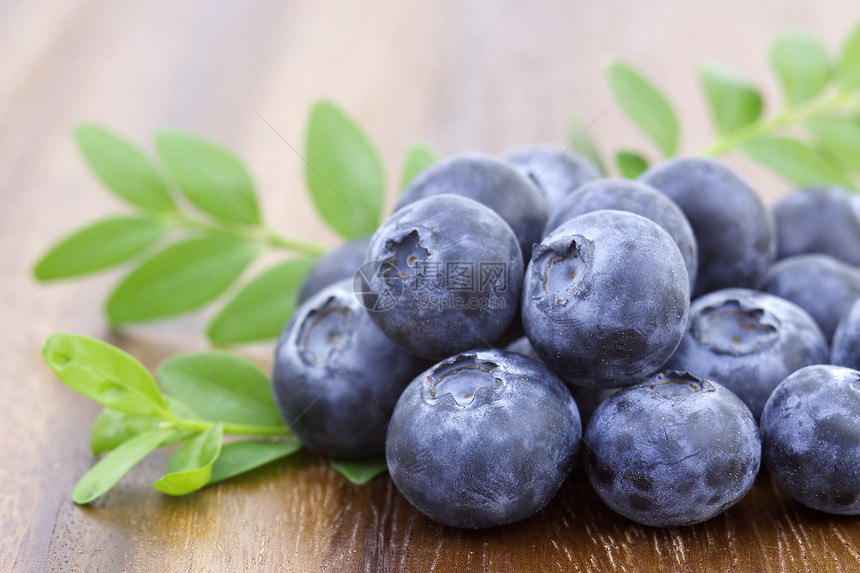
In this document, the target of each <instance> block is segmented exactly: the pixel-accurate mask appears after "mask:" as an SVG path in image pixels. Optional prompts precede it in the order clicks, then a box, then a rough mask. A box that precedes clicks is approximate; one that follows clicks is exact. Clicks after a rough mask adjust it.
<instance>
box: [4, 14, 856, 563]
mask: <svg viewBox="0 0 860 573" xmlns="http://www.w3.org/2000/svg"><path fill="white" fill-rule="evenodd" d="M855 12H856V11H855V9H854V4H853V3H852V2H850V1H849V0H839V1H838V2H832V3H829V4H828V5H827V7H826V8H823V7H821V6H820V5H818V4H813V3H807V2H800V1H793V2H785V3H779V5H778V7H777V6H776V5H771V4H767V5H761V6H758V5H751V4H750V3H748V2H744V1H742V0H726V1H725V2H720V3H713V4H711V3H683V2H672V1H669V0H662V1H655V2H649V3H629V2H625V3H612V4H610V3H604V4H596V3H590V4H587V5H586V4H583V3H565V2H553V3H547V4H542V5H541V6H539V7H536V6H531V5H527V4H523V3H514V2H507V3H500V4H490V3H486V2H480V1H470V2H440V3H428V2H398V3H388V2H383V1H382V0H375V1H371V2H369V3H361V4H354V5H350V4H340V3H336V2H331V1H321V2H313V3H289V4H286V3H285V4H275V3H269V2H264V1H262V0H258V1H254V2H245V3H242V4H241V5H240V4H238V3H227V2H205V1H203V0H184V1H181V2H173V3H170V4H169V5H168V4H160V3H159V4H155V3H153V4H136V3H130V2H106V1H102V2H99V1H95V0H90V1H86V0H80V1H77V2H57V3H48V2H44V3H42V2H32V3H31V2H24V1H23V0H17V1H13V0H6V1H5V2H3V3H0V54H3V59H2V62H3V63H2V65H0V197H2V205H3V207H2V208H0V237H2V238H0V276H1V277H3V280H0V301H3V306H2V308H3V310H2V314H0V317H2V319H3V322H4V325H5V327H4V328H3V329H2V331H0V348H2V357H3V360H2V364H3V368H2V372H3V376H2V377H0V391H2V393H0V396H2V399H3V405H4V409H3V414H2V416H0V433H2V435H3V440H2V441H0V459H2V460H3V463H2V464H0V570H2V571H86V572H90V571H165V570H171V571H245V570H248V571H317V570H318V571H445V572H447V571H480V570H487V571H489V570H495V571H499V570H502V571H530V570H538V569H539V570H543V571H555V570H557V571H635V570H657V569H659V570H670V571H672V570H674V571H702V570H712V571H720V570H725V571H764V570H767V571H779V570H785V571H795V570H797V571H803V570H813V571H852V570H857V569H858V568H860V521H858V519H856V518H844V517H833V516H827V515H825V514H821V513H818V512H814V511H812V510H808V509H805V508H803V507H801V506H799V505H798V504H796V503H794V502H791V501H790V500H788V499H787V498H786V497H785V495H784V494H783V493H782V492H781V491H779V489H778V488H777V487H776V486H775V485H774V484H773V482H772V481H771V480H770V478H769V477H768V476H767V475H766V474H763V475H762V476H760V477H759V479H758V481H757V482H756V485H755V487H754V489H753V490H752V492H751V493H750V494H749V495H748V496H747V497H746V498H745V499H744V500H743V501H742V502H741V503H740V504H738V505H737V506H736V507H734V508H732V509H731V510H730V511H728V512H727V513H726V514H724V515H722V516H719V517H717V518H715V519H714V520H712V521H710V522H708V523H706V524H703V525H701V526H697V527H691V528H682V529H653V528H647V527H641V526H638V525H635V524H633V523H631V522H629V521H627V520H624V519H623V518H621V517H618V516H616V515H614V514H612V513H611V512H610V511H609V510H608V509H606V508H605V506H603V505H602V504H601V503H600V501H599V500H597V499H596V498H595V497H594V494H593V493H592V491H591V489H590V486H589V485H588V484H587V482H586V480H585V478H584V476H583V472H582V467H581V466H577V468H576V469H575V471H574V474H573V475H572V477H571V478H570V480H568V482H567V483H566V484H565V486H564V487H563V488H562V491H561V492H560V494H559V495H558V496H557V497H556V499H555V500H553V502H552V503H550V505H549V506H548V507H547V508H545V509H544V510H543V511H542V512H541V513H539V514H538V515H537V516H535V517H533V518H531V519H529V520H527V521H525V522H522V523H520V524H515V525H512V526H508V527H504V528H497V529H493V530H488V531H478V532H469V531H458V530H452V529H447V528H444V527H442V526H439V525H437V524H434V523H432V522H430V521H429V520H428V519H426V518H425V517H423V516H422V515H421V514H419V513H418V512H416V511H415V510H414V509H412V508H411V507H410V506H409V504H408V503H407V502H406V501H405V500H404V499H403V498H402V496H400V494H399V493H398V492H397V491H396V488H395V487H394V486H393V484H392V483H391V481H390V480H389V479H388V478H387V477H381V478H379V479H377V480H375V481H374V482H372V483H371V484H369V485H367V486H363V487H358V486H353V485H350V484H348V483H347V482H346V481H345V480H344V479H343V478H341V477H340V476H339V475H337V474H336V473H335V472H334V471H332V470H331V469H330V468H329V467H328V466H327V465H326V463H325V462H324V461H323V460H321V459H320V458H318V457H316V456H312V455H309V454H302V455H299V456H297V457H295V458H293V459H290V460H286V461H284V462H281V463H277V464H273V465H272V466H269V467H266V468H263V469H261V470H258V471H255V472H253V473H251V474H249V475H247V476H242V477H240V478H237V479H235V480H231V481H228V482H225V483H223V484H220V485H218V486H214V487H210V488H207V489H205V490H203V491H201V492H199V493H197V494H195V495H191V496H187V497H182V498H170V497H167V496H164V495H162V494H160V493H158V492H156V491H154V490H153V489H152V487H151V484H152V482H153V481H154V480H155V479H157V478H158V477H159V476H160V472H161V471H162V469H163V467H164V464H165V463H166V459H167V456H168V452H158V453H156V454H155V455H153V456H151V457H150V458H147V459H146V460H144V462H143V463H142V464H141V465H140V466H139V467H137V468H135V470H133V472H132V473H131V474H130V475H129V476H127V477H126V478H124V479H123V480H122V481H121V482H120V484H119V485H118V486H117V487H116V488H115V489H114V490H113V491H111V492H110V493H109V494H107V495H106V496H104V497H103V498H102V499H100V500H98V501H97V502H95V503H94V504H92V505H91V506H90V507H78V506H75V505H74V504H72V503H71V501H70V494H71V491H72V488H73V487H74V483H75V482H76V481H77V479H78V478H79V477H80V476H81V475H82V474H83V473H84V472H85V471H86V470H87V469H88V468H89V467H90V466H91V465H92V463H93V462H94V460H93V458H92V456H91V454H90V453H89V449H88V433H89V426H90V424H91V423H92V420H93V419H94V417H95V415H96V413H97V411H98V409H97V408H96V407H95V406H94V405H93V404H91V403H89V402H88V401H87V400H85V399H84V398H82V397H79V396H77V395H75V394H73V393H72V392H71V391H69V390H68V389H66V388H65V387H63V386H62V385H61V384H60V383H59V382H58V381H57V380H56V379H55V377H54V376H53V374H52V373H51V372H50V371H49V370H48V369H47V368H46V367H45V365H44V364H43V362H42V360H41V357H40V350H41V346H42V344H43V342H44V340H45V339H46V338H47V337H48V336H49V335H50V334H51V333H53V332H58V331H69V332H81V333H85V334H90V335H93V336H98V337H101V338H104V339H106V340H108V341H110V342H112V343H115V344H118V345H120V346H121V347H123V348H125V349H127V350H129V351H130V352H132V353H133V354H134V355H136V356H138V357H140V358H141V360H142V361H143V362H144V363H145V364H146V365H147V366H149V367H151V368H154V367H155V366H156V365H157V364H158V363H159V362H160V361H161V360H162V359H164V358H165V357H167V356H169V355H172V354H175V353H179V352H183V351H188V350H193V349H201V348H205V347H206V344H205V341H204V339H203V338H202V336H201V334H200V333H201V331H202V328H203V326H204V325H205V324H206V320H207V318H208V316H210V315H211V311H209V312H208V313H202V314H198V315H195V316H192V317H188V318H182V319H179V320H175V321H169V322H164V323H158V324H154V325H148V326H145V327H137V328H132V329H128V330H127V331H124V332H122V333H118V332H111V331H110V330H109V329H108V328H107V326H106V322H105V320H104V318H103V316H102V301H103V300H104V298H105V297H106V295H107V293H108V292H109V291H110V288H111V286H112V284H114V282H115V281H116V280H117V279H118V278H119V276H120V274H118V273H116V272H111V273H107V274H106V275H102V276H98V277H95V278H90V279H86V280H80V281H74V282H70V283H65V284H58V285H50V286H40V285H36V284H35V282H34V281H33V280H32V279H31V278H30V274H29V273H30V268H31V265H32V264H33V262H34V261H35V260H36V258H37V257H38V255H39V254H40V253H41V252H42V251H43V250H44V249H45V248H46V247H47V246H48V245H49V244H51V243H52V242H53V241H55V240H56V239H57V238H59V237H60V236H62V235H64V234H65V233H67V232H69V231H70V230H72V229H73V228H75V227H77V226H80V225H82V224H84V223H85V222H87V221H90V220H93V219H95V218H97V217H100V216H104V215H106V214H109V213H116V212H120V211H122V209H123V207H122V206H121V205H120V204H119V203H118V201H116V200H115V199H113V198H112V197H111V196H109V195H108V194H106V193H104V192H102V191H101V190H100V189H99V187H98V184H97V183H96V182H95V181H94V180H93V178H92V177H91V175H90V174H89V173H88V172H87V170H86V168H85V166H84V165H83V162H82V161H81V159H80V157H79V156H78V154H77V152H76V150H75V149H74V146H73V143H72V140H71V137H70V132H71V129H72V128H73V126H74V125H76V124H78V123H79V122H81V121H86V120H94V121H98V122H100V123H103V124H105V125H107V126H110V127H112V128H115V129H117V130H119V131H120V132H122V133H125V134H128V135H129V136H130V137H131V138H133V139H134V140H136V141H138V142H140V143H141V145H142V146H143V147H144V148H145V149H147V150H150V151H151V150H152V146H151V143H150V141H151V135H152V134H153V133H154V132H155V131H156V130H158V129H159V128H162V127H167V126H170V127H181V128H185V129H189V130H193V131H197V132H201V133H203V134H205V135H209V136H211V137H215V138H217V139H219V140H221V141H223V142H224V143H225V144H226V145H228V146H229V147H231V148H233V149H234V150H236V151H237V152H238V153H239V155H240V156H242V157H243V158H245V159H246V160H247V161H248V163H249V165H250V167H251V171H252V173H253V174H254V178H255V181H256V182H257V184H258V187H259V188H260V190H261V194H262V199H263V203H264V205H265V212H266V213H267V215H268V216H269V220H270V221H271V222H272V224H273V225H274V226H275V227H277V228H279V229H288V230H289V231H290V232H292V233H294V234H296V235H299V236H304V237H308V238H310V239H312V240H316V241H320V242H325V243H327V244H335V242H336V238H335V237H334V235H333V234H332V233H331V232H330V231H328V230H326V229H324V228H323V227H322V225H321V224H320V223H319V222H318V220H317V219H316V216H315V214H314V210H313V207H312V205H311V204H310V202H309V201H308V200H307V198H306V197H305V195H304V194H303V191H302V188H303V180H302V177H303V176H302V170H303V167H302V163H301V160H300V159H299V158H298V157H296V156H295V155H294V154H293V152H292V151H290V150H289V149H288V148H287V147H286V146H284V145H283V142H282V141H280V138H279V137H280V136H283V137H284V138H286V139H287V140H288V141H290V142H291V144H293V145H294V146H296V147H297V148H298V149H300V148H301V146H302V140H303V130H304V121H305V114H306V111H307V109H308V107H309V105H310V103H311V102H312V101H313V100H314V99H316V98H318V97H331V98H333V99H334V100H335V101H337V102H338V103H339V104H341V105H343V106H344V107H345V108H346V109H347V110H348V111H349V112H350V113H351V114H353V115H354V116H355V117H356V118H357V119H358V120H359V122H360V123H361V124H362V125H364V126H365V127H366V128H367V131H368V132H369V133H370V134H371V136H372V138H373V139H374V141H375V142H377V145H378V146H379V149H380V153H381V155H382V157H383V159H384V162H385V165H386V167H387V170H388V172H389V184H390V186H391V188H392V191H393V188H394V186H395V185H396V182H397V180H398V169H399V165H400V161H401V160H402V158H403V154H404V152H405V150H406V147H407V145H408V144H409V143H410V142H411V141H412V140H413V139H414V138H416V137H423V138H426V139H429V140H430V141H431V142H432V143H433V144H434V145H435V146H436V148H437V149H438V150H439V151H440V152H441V153H443V154H450V153H455V152H461V151H467V150H475V149H479V150H484V151H488V152H494V153H497V152H504V151H507V150H509V149H511V148H514V147H518V146H521V145H526V144H531V143H536V142H541V141H549V142H552V143H556V144H563V143H564V137H565V135H564V118H565V116H566V114H567V113H569V112H571V111H577V112H578V113H579V114H580V115H581V116H583V118H584V119H586V120H589V119H591V118H592V117H595V116H597V115H598V114H600V113H601V112H602V111H603V110H605V109H608V110H609V111H607V113H606V114H605V115H604V116H603V117H602V118H601V119H600V121H599V122H598V123H597V124H596V125H595V127H594V133H595V135H596V136H597V138H598V140H599V141H600V142H601V143H602V144H603V145H604V147H605V148H614V147H618V146H621V145H624V146H627V145H633V146H634V147H642V148H643V149H647V147H646V143H645V142H644V140H642V139H641V137H640V136H639V135H638V134H637V133H636V132H635V131H634V130H633V128H632V127H630V126H629V125H628V124H627V123H626V121H625V120H624V119H623V118H621V117H620V115H619V114H618V113H617V111H615V110H614V108H613V106H612V104H611V100H610V97H609V93H608V91H607V89H606V86H605V82H604V81H603V79H602V77H601V72H600V67H599V59H600V57H601V56H603V55H604V54H606V53H607V52H612V53H613V55H615V56H617V57H619V58H622V59H625V60H627V61H630V62H631V63H633V64H634V65H637V66H639V67H641V68H642V69H644V70H646V71H647V72H648V73H649V75H651V76H652V77H653V78H654V79H655V81H657V82H658V83H660V85H662V86H664V87H665V89H666V91H667V93H669V94H670V95H671V96H672V97H673V99H674V101H675V102H676V104H677V105H678V107H679V111H680V114H681V116H682V117H683V119H684V121H683V122H682V123H683V125H684V127H685V129H686V130H687V131H686V137H687V139H685V147H684V149H685V151H686V152H689V153H692V152H695V151H696V150H697V149H701V148H702V147H704V145H705V143H706V142H707V136H708V133H709V124H708V119H707V115H706V112H705V110H704V107H703V106H702V104H701V103H700V102H701V101H702V100H701V96H700V95H699V94H698V92H697V89H698V88H697V86H696V85H695V80H694V78H695V76H694V69H695V65H696V63H697V62H699V61H701V60H703V59H714V58H717V59H724V60H726V61H728V62H729V63H731V64H732V65H733V66H735V67H736V68H738V69H740V70H741V71H742V72H744V73H745V74H746V75H748V76H750V77H756V78H765V79H764V80H763V81H764V83H765V86H766V87H767V88H768V90H769V93H770V94H773V93H775V84H774V82H773V80H772V79H769V76H768V75H767V69H766V68H767V62H766V58H765V54H766V41H767V39H768V38H770V37H772V36H773V34H774V33H775V32H776V31H777V30H778V29H780V28H782V27H783V26H786V25H793V26H802V27H808V28H811V29H813V30H815V31H817V32H818V33H819V34H821V35H823V37H825V39H826V41H827V43H828V46H830V47H831V48H832V49H835V48H836V47H838V43H839V41H840V39H841V38H842V37H844V35H845V32H846V31H847V30H848V28H849V27H850V26H851V25H852V24H853V23H854V22H853V21H852V18H851V17H846V14H848V15H851V14H854V13H855ZM257 114H259V115H262V116H263V117H264V118H265V119H266V120H267V121H268V122H270V123H271V124H272V126H274V127H275V128H276V129H277V131H278V133H277V134H276V133H273V131H272V129H271V128H270V127H269V126H268V125H266V124H265V123H264V122H263V121H261V120H260V118H259V117H258V115H257ZM648 152H649V153H653V152H651V151H650V150H649V151H648ZM652 158H653V155H652ZM733 164H736V165H737V166H739V168H741V169H742V170H743V172H744V173H745V174H749V176H750V178H751V179H752V180H753V181H754V182H755V184H756V186H757V187H758V188H759V189H760V190H761V192H762V193H763V195H764V196H765V197H767V198H768V200H769V201H773V200H774V199H775V198H777V197H779V196H780V195H781V194H783V193H785V192H786V191H787V189H788V187H787V186H786V185H785V184H784V183H781V182H779V181H777V180H776V179H774V178H773V177H771V176H769V175H767V174H765V173H763V172H762V171H761V170H758V169H755V168H752V167H751V166H750V164H749V163H746V162H743V161H734V160H733ZM389 201H390V202H391V201H393V195H392V197H391V198H390V199H389ZM243 351H244V352H245V353H246V354H248V355H249V356H251V357H252V358H254V359H255V360H257V361H258V363H260V364H261V365H262V366H263V367H265V368H268V367H269V365H270V363H271V359H270V353H271V346H270V345H261V346H254V347H251V348H247V349H243Z"/></svg>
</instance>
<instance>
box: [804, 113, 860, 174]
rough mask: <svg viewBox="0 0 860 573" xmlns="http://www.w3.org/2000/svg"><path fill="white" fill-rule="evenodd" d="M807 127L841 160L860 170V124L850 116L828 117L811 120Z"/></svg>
mask: <svg viewBox="0 0 860 573" xmlns="http://www.w3.org/2000/svg"><path fill="white" fill-rule="evenodd" d="M806 127H807V129H809V131H810V132H811V133H812V135H814V136H815V139H816V140H818V142H820V143H821V144H822V145H823V146H824V147H825V148H826V149H827V151H828V152H830V153H832V154H833V155H835V156H836V158H837V159H839V161H840V162H842V163H844V164H845V165H847V166H848V167H850V168H851V169H853V170H854V171H858V170H860V124H858V123H857V122H856V121H854V120H852V119H849V118H843V117H828V118H821V119H815V120H811V121H809V122H807V124H806Z"/></svg>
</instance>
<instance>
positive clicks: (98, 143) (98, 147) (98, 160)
mask: <svg viewBox="0 0 860 573" xmlns="http://www.w3.org/2000/svg"><path fill="white" fill-rule="evenodd" d="M75 139H76V140H77V142H78V147H79V148H80V150H81V153H83V155H84V159H85V160H86V161H87V163H88V164H89V166H90V169H92V170H93V171H94V172H95V174H96V176H97V177H98V178H99V179H100V180H101V182H102V183H103V184H104V185H105V186H106V187H107V188H108V189H110V190H111V191H113V192H114V193H116V195H117V196H119V197H120V198H121V199H123V200H125V201H127V202H129V203H131V204H132V205H136V206H138V207H142V208H144V209H147V210H150V211H160V212H163V211H175V210H176V205H175V204H174V203H173V199H171V198H170V194H169V193H168V192H167V188H166V187H165V186H164V182H163V181H162V178H161V175H160V174H159V173H158V171H157V170H156V169H155V167H154V166H153V165H152V163H150V161H149V159H147V157H146V156H145V155H144V154H143V153H142V152H141V151H140V150H139V149H138V148H137V147H135V146H134V145H132V144H131V143H130V142H129V141H127V140H126V139H124V138H122V137H120V136H119V135H117V134H115V133H112V132H110V131H108V130H106V129H104V128H102V127H99V126H97V125H91V124H88V125H82V126H80V127H78V128H77V129H76V130H75Z"/></svg>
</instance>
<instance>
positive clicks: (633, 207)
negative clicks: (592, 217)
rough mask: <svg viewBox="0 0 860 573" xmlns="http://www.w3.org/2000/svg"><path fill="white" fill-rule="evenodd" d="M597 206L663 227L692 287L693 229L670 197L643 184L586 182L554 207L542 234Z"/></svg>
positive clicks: (694, 265)
mask: <svg viewBox="0 0 860 573" xmlns="http://www.w3.org/2000/svg"><path fill="white" fill-rule="evenodd" d="M600 209H617V210H619V211H629V212H631V213H636V214H637V215H642V216H643V217H645V218H646V219H651V220H652V221H654V222H655V223H657V224H658V225H660V226H661V227H663V229H664V230H665V231H666V232H667V233H669V236H671V237H672V239H674V241H675V244H677V245H678V248H679V249H680V250H681V255H683V257H684V262H685V263H686V265H687V274H688V275H689V277H690V289H692V288H693V287H694V285H695V284H696V269H697V268H698V255H697V250H698V249H697V247H696V238H695V236H694V235H693V229H692V228H691V227H690V223H689V222H688V221H687V217H685V216H684V213H682V212H681V209H679V208H678V206H677V205H675V203H674V202H673V201H672V200H671V199H669V198H668V197H666V196H665V195H663V194H662V193H660V192H659V191H657V190H656V189H654V188H653V187H651V186H650V185H646V184H645V183H641V182H639V181H631V180H629V179H598V180H597V181H592V182H590V183H586V184H585V185H583V186H582V187H580V188H579V189H577V190H576V191H575V192H574V193H571V194H570V195H569V196H568V197H567V198H566V199H565V200H564V201H563V202H562V203H561V205H559V207H558V208H557V209H556V210H555V212H554V213H553V214H552V216H551V217H550V218H549V221H547V224H546V227H544V230H543V233H544V236H546V235H548V234H549V233H551V232H552V231H554V230H555V229H556V228H557V227H558V226H559V225H561V224H562V223H564V222H565V221H569V220H570V219H573V218H574V217H578V216H579V215H584V214H585V213H590V212H591V211H598V210H600Z"/></svg>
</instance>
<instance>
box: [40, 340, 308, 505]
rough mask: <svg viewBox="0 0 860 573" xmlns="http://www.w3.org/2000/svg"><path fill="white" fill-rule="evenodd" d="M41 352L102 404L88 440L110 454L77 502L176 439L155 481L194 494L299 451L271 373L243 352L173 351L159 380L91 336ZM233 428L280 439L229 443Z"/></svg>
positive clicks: (173, 491)
mask: <svg viewBox="0 0 860 573" xmlns="http://www.w3.org/2000/svg"><path fill="white" fill-rule="evenodd" d="M43 355H44V357H45V361H46V362H47V363H48V365H49V366H50V367H51V369H53V370H54V372H55V373H56V374H57V376H58V377H59V378H60V380H62V381H63V382H64V383H65V384H66V385H67V386H69V387H70V388H72V389H73V390H75V391H77V392H80V393H81V394H83V395H85V396H87V397H89V398H91V399H93V400H95V401H96V402H99V403H100V404H102V405H103V406H105V410H104V411H103V412H102V413H101V414H100V415H99V417H98V418H97V419H96V421H95V423H94V424H93V429H92V432H91V435H90V445H91V447H92V450H93V453H94V454H95V455H101V454H106V455H104V457H102V458H101V459H100V460H99V461H98V463H96V465H94V466H93V467H92V469H90V471H88V472H87V473H86V474H85V475H84V476H83V477H82V478H81V480H80V481H79V482H78V484H77V486H75V490H74V492H73V494H72V499H73V500H74V501H75V503H81V504H83V503H89V502H91V501H93V500H95V499H96V498H98V497H100V496H101V495H103V494H105V493H107V491H108V490H110V489H111V488H112V487H113V486H114V485H115V484H116V483H117V482H118V481H119V479H120V478H121V477H122V476H123V475H125V474H126V473H127V472H128V471H130V470H131V468H132V467H134V466H135V465H136V464H137V463H138V462H139V461H140V460H142V459H143V458H144V457H146V456H147V455H148V454H149V453H150V452H152V451H153V450H155V449H157V448H159V447H161V446H167V445H177V444H178V445H179V448H178V449H177V450H176V451H175V452H174V454H173V456H172V457H171V458H170V461H169V462H168V464H167V468H166V469H165V474H164V476H162V477H161V478H160V479H159V480H157V481H156V482H155V484H154V487H155V489H157V490H159V491H162V492H164V493H167V494H169V495H184V494H187V493H191V492H193V491H197V490H198V489H200V488H202V487H204V486H206V485H207V484H209V483H214V482H216V481H221V480H224V479H227V478H229V477H233V476H235V475H238V474H240V473H244V472H246V471H250V470H252V469H254V468H257V467H259V466H261V465H264V464H266V463H269V462H271V461H274V460H277V459H280V458H283V457H285V456H288V455H290V454H292V453H294V452H296V451H298V450H299V449H300V448H301V444H300V443H299V442H298V441H297V440H296V439H294V438H292V437H291V435H290V432H289V430H288V429H287V427H286V426H285V425H284V424H283V422H282V421H281V419H280V416H279V415H278V410H277V407H276V406H275V403H274V400H273V398H272V393H271V388H270V385H269V380H268V378H267V377H266V376H265V375H264V374H263V373H262V372H261V371H260V370H259V369H258V368H257V367H256V366H255V365H254V364H253V363H251V362H249V361H248V360H245V359H244V358H240V357H238V356H235V355H232V354H227V353H225V352H198V353H193V354H185V355H180V356H176V357H173V358H171V359H169V360H168V361H166V362H165V363H164V364H163V365H162V366H161V368H160V370H159V372H158V379H159V381H160V382H161V385H160V386H159V384H158V383H157V382H156V379H155V378H154V377H153V376H152V375H151V374H150V373H149V371H148V370H146V368H144V367H143V365H142V364H140V362H138V361H137V360H135V359H134V358H133V357H131V356H130V355H128V354H127V353H125V352H123V351H122V350H120V349H118V348H116V347H114V346H111V345H110V344H107V343H105V342H102V341H100V340H96V339H94V338H90V337H87V336H81V335H76V334H55V335H54V336H51V337H50V338H49V339H48V341H47V342H46V343H45V347H44V349H43ZM230 434H233V435H242V436H265V437H270V438H272V439H274V438H277V441H262V440H251V441H245V442H231V443H229V444H224V436H225V435H230ZM234 444H235V445H234ZM238 444H241V445H238ZM225 453H226V457H225V459H224V460H221V461H220V462H219V459H220V458H221V456H222V455H225Z"/></svg>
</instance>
